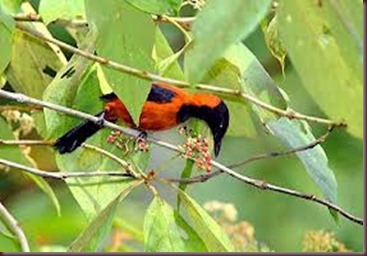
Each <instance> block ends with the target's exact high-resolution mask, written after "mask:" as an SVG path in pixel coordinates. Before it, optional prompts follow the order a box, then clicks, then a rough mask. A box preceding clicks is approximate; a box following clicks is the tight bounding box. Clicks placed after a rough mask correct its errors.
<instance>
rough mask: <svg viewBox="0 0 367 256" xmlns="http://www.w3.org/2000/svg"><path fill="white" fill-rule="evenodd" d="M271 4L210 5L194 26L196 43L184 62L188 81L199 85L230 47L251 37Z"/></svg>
mask: <svg viewBox="0 0 367 256" xmlns="http://www.w3.org/2000/svg"><path fill="white" fill-rule="evenodd" d="M270 3H271V1H270V0H247V1H243V0H231V1H222V0H211V1H208V2H207V4H206V5H205V7H204V9H203V10H202V11H201V12H200V13H199V14H198V15H197V19H196V20H195V22H194V23H193V26H192V33H193V35H194V42H193V45H192V47H191V48H190V49H189V50H188V52H187V54H186V58H187V60H186V61H185V72H186V74H187V77H188V79H189V81H190V82H192V83H196V82H198V81H200V80H201V78H202V77H203V75H204V74H205V72H206V71H207V70H208V68H209V67H210V66H211V65H212V64H213V62H214V61H215V60H216V59H218V58H219V57H220V56H221V55H222V54H223V53H224V51H225V50H226V49H227V48H228V47H229V46H230V45H232V44H233V43H236V42H238V41H240V40H241V39H243V38H245V37H246V36H247V35H249V34H250V33H251V32H252V31H253V30H254V29H255V27H256V26H257V25H258V23H259V22H260V20H261V19H262V18H263V17H264V16H265V14H266V12H267V10H268V7H269V5H270Z"/></svg>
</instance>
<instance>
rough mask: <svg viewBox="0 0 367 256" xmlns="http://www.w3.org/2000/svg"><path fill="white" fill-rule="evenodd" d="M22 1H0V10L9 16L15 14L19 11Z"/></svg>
mask: <svg viewBox="0 0 367 256" xmlns="http://www.w3.org/2000/svg"><path fill="white" fill-rule="evenodd" d="M22 2H23V0H0V9H3V11H4V12H6V13H9V14H16V13H18V12H19V10H20V6H21V4H22Z"/></svg>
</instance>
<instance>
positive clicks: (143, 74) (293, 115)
mask: <svg viewBox="0 0 367 256" xmlns="http://www.w3.org/2000/svg"><path fill="white" fill-rule="evenodd" d="M16 26H17V28H18V29H20V30H22V31H24V32H26V33H28V34H30V35H32V36H34V37H37V38H39V39H42V40H45V41H47V42H50V43H52V44H55V45H57V46H59V47H60V48H63V49H65V50H67V51H70V52H72V53H74V54H78V55H80V56H83V57H85V58H87V59H90V60H92V61H95V62H98V63H99V64H101V65H104V66H106V67H109V68H111V69H115V70H117V71H120V72H122V73H126V74H130V75H133V76H135V77H139V78H142V79H145V80H150V81H160V82H165V83H169V84H172V85H175V86H178V87H191V85H190V83H188V82H185V81H180V80H176V79H171V78H165V77H162V76H159V75H156V74H153V73H149V72H147V71H145V70H140V69H136V68H132V67H129V66H126V65H122V64H120V63H117V62H114V61H111V60H108V59H106V58H103V57H99V56H97V55H94V54H91V53H88V52H86V51H83V50H80V49H78V48H75V47H73V46H71V45H68V44H66V43H64V42H62V41H60V40H57V39H55V38H52V37H49V36H46V35H44V34H42V33H41V32H39V31H37V30H34V29H33V28H30V27H27V26H24V25H23V24H20V23H17V24H16ZM194 88H196V89H201V90H207V91H212V92H216V93H222V94H228V95H232V96H241V97H242V98H243V99H245V100H247V101H249V102H251V103H253V104H255V105H257V106H259V107H261V108H263V109H266V110H268V111H270V112H272V113H275V114H277V115H279V116H284V117H287V118H289V119H301V120H306V121H309V122H315V123H320V124H326V125H334V126H338V127H346V123H345V122H344V121H340V122H336V121H332V120H329V119H324V118H319V117H313V116H307V115H304V114H301V113H298V112H295V111H289V110H283V109H280V108H277V107H274V106H272V105H270V104H267V103H265V102H263V101H261V100H259V99H257V98H255V97H253V96H251V95H249V94H246V93H243V92H241V91H239V90H232V89H228V88H224V87H217V86H213V85H207V84H197V85H195V86H194Z"/></svg>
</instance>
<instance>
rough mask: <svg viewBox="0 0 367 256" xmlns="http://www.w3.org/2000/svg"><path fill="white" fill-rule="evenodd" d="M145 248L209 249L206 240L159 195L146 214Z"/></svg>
mask: <svg viewBox="0 0 367 256" xmlns="http://www.w3.org/2000/svg"><path fill="white" fill-rule="evenodd" d="M162 230H166V231H167V232H162ZM144 248H145V251H147V252H198V251H207V250H206V247H205V244H204V242H203V241H202V240H201V238H200V237H199V236H198V234H197V233H196V232H195V231H194V230H193V229H192V228H191V227H190V226H189V225H188V224H187V223H186V221H185V220H184V219H183V218H182V216H181V215H179V214H178V212H177V211H174V210H173V209H172V207H171V206H170V205H169V204H167V203H166V202H165V201H164V200H163V199H161V198H160V197H158V196H155V197H154V199H153V201H152V203H151V204H150V206H149V208H148V210H147V212H146V214H145V218H144Z"/></svg>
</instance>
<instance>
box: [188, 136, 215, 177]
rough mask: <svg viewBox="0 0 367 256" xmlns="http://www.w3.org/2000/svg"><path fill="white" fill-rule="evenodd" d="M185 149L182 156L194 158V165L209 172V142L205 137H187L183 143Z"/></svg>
mask: <svg viewBox="0 0 367 256" xmlns="http://www.w3.org/2000/svg"><path fill="white" fill-rule="evenodd" d="M183 148H184V150H185V153H184V157H185V158H190V159H194V160H195V164H196V166H197V167H198V168H199V169H201V170H206V171H207V172H211V169H212V168H211V167H212V166H211V164H210V161H211V160H212V158H211V155H210V152H209V142H208V139H207V138H202V137H201V135H198V136H197V137H188V138H187V141H186V142H185V143H184V144H183Z"/></svg>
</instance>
